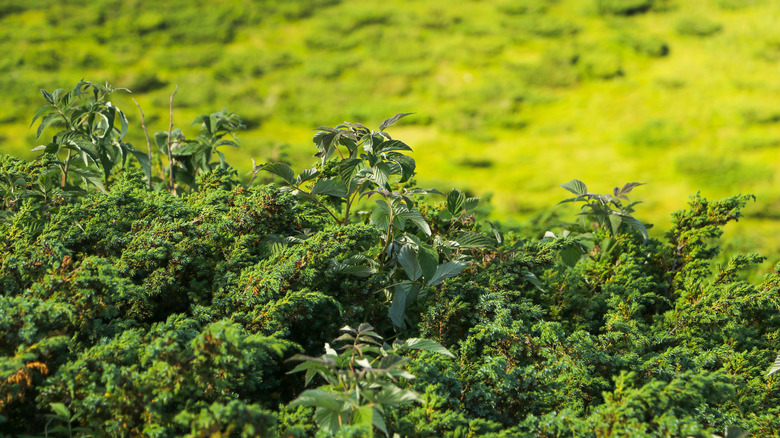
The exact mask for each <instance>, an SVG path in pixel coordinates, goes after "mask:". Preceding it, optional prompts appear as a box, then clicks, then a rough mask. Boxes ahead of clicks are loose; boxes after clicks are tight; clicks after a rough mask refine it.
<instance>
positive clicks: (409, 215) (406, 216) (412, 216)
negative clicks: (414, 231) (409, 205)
mask: <svg viewBox="0 0 780 438" xmlns="http://www.w3.org/2000/svg"><path fill="white" fill-rule="evenodd" d="M396 216H397V217H398V218H401V219H403V220H409V221H411V222H412V223H413V224H414V225H416V226H417V228H419V229H420V231H422V232H423V233H425V235H427V236H430V235H431V226H430V225H428V222H426V221H425V218H424V217H422V214H420V212H419V211H417V210H409V211H404V212H401V213H398V214H397V215H396Z"/></svg>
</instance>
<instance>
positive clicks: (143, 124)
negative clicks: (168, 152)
mask: <svg viewBox="0 0 780 438" xmlns="http://www.w3.org/2000/svg"><path fill="white" fill-rule="evenodd" d="M133 102H135V106H137V107H138V112H139V113H141V127H142V128H144V134H145V135H146V154H147V156H148V157H149V190H151V189H152V143H151V141H149V131H147V130H146V118H145V117H144V112H143V110H142V109H141V105H139V104H138V101H136V100H135V98H133ZM168 138H170V135H169V136H168Z"/></svg>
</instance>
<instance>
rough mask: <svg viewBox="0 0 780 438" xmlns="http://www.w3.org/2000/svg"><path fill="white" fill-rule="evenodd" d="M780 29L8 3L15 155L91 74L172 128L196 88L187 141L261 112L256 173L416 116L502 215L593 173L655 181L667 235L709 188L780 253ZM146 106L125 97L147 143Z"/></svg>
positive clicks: (625, 5) (197, 4)
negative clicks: (673, 219)
mask: <svg viewBox="0 0 780 438" xmlns="http://www.w3.org/2000/svg"><path fill="white" fill-rule="evenodd" d="M625 14H628V15H625ZM778 22H780V2H777V1H773V0H688V1H683V0H655V1H653V0H559V1H555V0H514V1H509V0H495V1H489V2H484V1H452V0H448V1H444V0H435V1H434V0H431V1H426V2H407V1H401V0H386V1H382V2H373V1H361V0H343V1H338V0H306V1H297V2H283V1H260V2H251V1H240V0H236V1H229V2H227V1H226V2H219V3H218V4H214V3H212V2H207V1H179V0H175V1H169V2H150V1H143V0H137V1H132V2H127V1H113V0H96V1H94V2H92V3H90V6H89V7H83V6H82V3H81V2H76V1H60V2H53V1H42V0H37V1H35V0H34V1H30V0H27V1H16V0H7V1H4V2H3V4H2V5H0V45H1V46H2V53H4V56H3V57H2V59H0V96H2V105H0V148H1V149H0V150H2V152H7V153H11V154H14V155H17V156H23V157H27V158H30V157H32V156H33V154H32V153H31V152H29V150H30V149H31V148H32V147H34V146H36V145H38V144H39V143H43V142H46V141H47V140H48V139H46V138H43V139H41V140H36V139H35V132H34V129H30V128H29V124H30V119H31V117H32V115H33V114H34V113H35V111H36V109H37V108H38V107H40V106H42V104H43V99H42V98H41V97H40V93H39V92H38V89H40V88H45V89H47V90H52V89H54V88H66V89H67V88H71V87H73V85H75V83H76V82H77V81H78V80H80V79H82V78H84V79H86V80H90V81H95V82H103V81H109V82H111V83H112V84H113V85H115V86H117V87H126V88H129V89H130V90H132V91H133V95H132V97H134V98H135V99H136V100H137V101H138V102H139V103H140V105H141V107H142V108H143V110H144V112H145V113H146V116H147V125H148V126H149V129H150V131H151V132H155V131H162V130H167V126H168V101H169V97H170V95H171V93H172V92H173V90H174V88H175V86H177V85H178V86H179V91H178V94H177V95H176V99H175V101H174V106H175V110H174V123H175V124H176V125H177V126H179V127H182V128H184V129H185V131H186V128H188V125H189V123H190V122H191V121H192V120H193V119H194V118H195V116H197V115H199V114H203V113H207V112H213V111H218V110H221V109H222V108H226V109H227V110H228V111H232V112H236V113H238V114H240V115H241V116H242V117H243V118H244V120H245V122H246V124H247V127H248V130H247V131H246V132H244V133H243V134H242V135H241V137H240V140H241V144H242V149H241V150H235V151H227V154H228V159H229V162H230V163H231V164H232V165H234V166H235V167H237V168H238V169H239V170H240V171H242V172H245V173H249V170H250V169H251V159H253V158H254V159H255V160H256V161H257V162H258V163H260V162H264V161H272V160H279V159H284V160H288V161H290V162H291V163H293V164H295V166H296V167H297V168H301V167H303V166H304V165H307V164H308V163H309V161H311V160H312V158H311V154H312V151H313V150H314V149H313V147H312V144H311V136H312V134H313V132H314V128H316V127H317V126H320V125H328V126H332V125H335V124H338V123H340V122H342V121H350V122H361V123H365V124H367V125H369V126H376V125H378V124H379V123H380V122H381V121H382V120H384V119H385V118H387V117H389V116H391V115H393V114H395V113H398V112H415V113H416V115H414V116H412V117H408V118H406V119H404V120H403V122H402V123H400V124H399V125H398V126H396V127H393V128H392V129H391V131H390V132H391V134H392V135H394V136H395V137H397V138H400V139H403V140H404V141H406V142H407V143H408V144H409V145H410V146H412V147H413V148H414V149H415V154H414V157H415V159H416V160H417V162H418V172H419V175H420V177H419V182H420V185H434V186H436V187H437V188H440V189H441V190H442V191H444V190H449V189H450V188H451V187H458V188H461V189H468V190H470V191H472V192H474V193H475V194H479V195H485V194H488V193H491V194H492V204H493V206H494V210H493V213H492V214H493V215H494V216H495V217H496V218H499V219H502V220H504V221H508V222H519V221H522V220H523V219H525V218H527V217H528V216H530V215H532V214H534V213H538V212H540V211H542V210H545V209H548V208H551V207H552V206H553V205H554V204H555V203H556V202H558V201H559V200H561V199H563V198H564V197H565V196H566V193H565V192H564V191H563V190H562V189H561V188H559V187H558V185H559V184H561V183H564V182H566V181H569V180H571V179H573V178H577V179H581V180H583V181H585V182H586V183H587V184H588V186H589V188H591V189H592V190H594V191H597V192H603V193H605V192H608V191H610V190H611V189H612V187H614V186H615V185H622V184H623V183H626V182H629V181H640V182H646V183H648V184H647V185H646V186H642V187H640V188H638V189H637V190H636V191H635V195H634V197H635V198H636V199H638V200H643V201H644V202H645V203H644V204H643V205H640V206H638V207H637V212H636V216H637V217H638V218H640V219H641V220H644V221H645V222H650V223H654V224H656V226H655V228H653V229H652V230H651V233H655V234H656V235H658V234H660V233H662V232H663V231H664V230H665V229H667V228H668V225H667V224H668V223H669V214H670V213H671V212H672V211H675V210H678V209H681V208H683V207H684V206H685V204H686V202H687V199H688V196H689V195H691V194H693V193H695V192H697V191H701V193H702V194H703V195H704V196H706V197H709V198H719V197H723V196H727V195H731V194H736V193H753V194H755V195H756V196H757V198H758V201H757V202H756V203H754V204H753V205H752V206H750V207H749V208H748V210H747V212H746V213H747V216H748V217H747V218H746V219H745V220H744V221H742V222H740V223H739V224H736V225H734V226H732V227H731V228H730V229H728V233H729V234H728V236H727V237H728V241H729V249H730V250H731V251H736V250H744V251H754V250H758V251H761V252H762V253H763V254H767V255H776V254H780V239H779V238H778V237H777V236H778V235H779V234H780V222H778V221H777V220H776V219H777V218H778V217H780V190H778V189H777V187H780V184H778V183H779V182H780V181H779V180H778V179H779V178H780V176H778V175H779V173H778V172H777V170H778V169H780V160H778V157H777V152H778V146H779V145H780V102H778V91H780V76H778V73H779V71H778V67H779V66H780V27H778V26H777V23H778ZM130 97H131V96H129V95H127V96H123V97H119V98H118V101H117V102H116V103H117V104H118V105H119V106H120V107H122V108H123V109H124V111H125V112H126V113H127V114H129V115H130V117H131V123H133V124H134V125H135V127H134V128H133V129H131V135H133V137H132V138H130V141H131V142H132V143H133V144H134V145H135V146H136V147H137V148H139V149H145V140H144V139H143V134H142V130H141V129H140V126H139V125H140V115H139V113H138V111H137V109H136V108H135V104H134V103H133V102H132V101H131V100H130ZM45 135H46V134H44V137H45ZM770 259H771V260H773V261H776V260H777V259H778V257H777V256H770ZM768 268H769V266H768V265H767V269H768Z"/></svg>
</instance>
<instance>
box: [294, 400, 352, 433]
mask: <svg viewBox="0 0 780 438" xmlns="http://www.w3.org/2000/svg"><path fill="white" fill-rule="evenodd" d="M290 405H291V406H292V403H291V404H290ZM314 420H315V421H316V422H317V424H318V425H319V426H320V427H321V428H322V429H323V430H324V431H325V432H327V433H329V434H331V435H335V434H336V433H337V432H338V431H339V429H340V428H341V425H342V424H347V423H348V421H349V419H348V418H347V412H340V411H335V410H332V409H327V408H317V409H316V410H315V411H314Z"/></svg>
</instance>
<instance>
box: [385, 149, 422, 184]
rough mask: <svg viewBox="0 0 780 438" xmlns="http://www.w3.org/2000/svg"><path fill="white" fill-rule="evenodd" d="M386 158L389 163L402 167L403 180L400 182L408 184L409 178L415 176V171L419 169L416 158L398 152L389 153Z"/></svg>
mask: <svg viewBox="0 0 780 438" xmlns="http://www.w3.org/2000/svg"><path fill="white" fill-rule="evenodd" d="M385 156H386V157H387V160H388V161H392V162H394V163H397V164H398V165H399V166H401V179H400V181H399V182H406V181H408V180H409V178H411V177H413V176H414V170H415V169H416V168H417V164H416V163H415V161H414V158H412V157H410V156H407V155H404V154H401V153H398V152H388V153H386V154H385Z"/></svg>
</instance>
